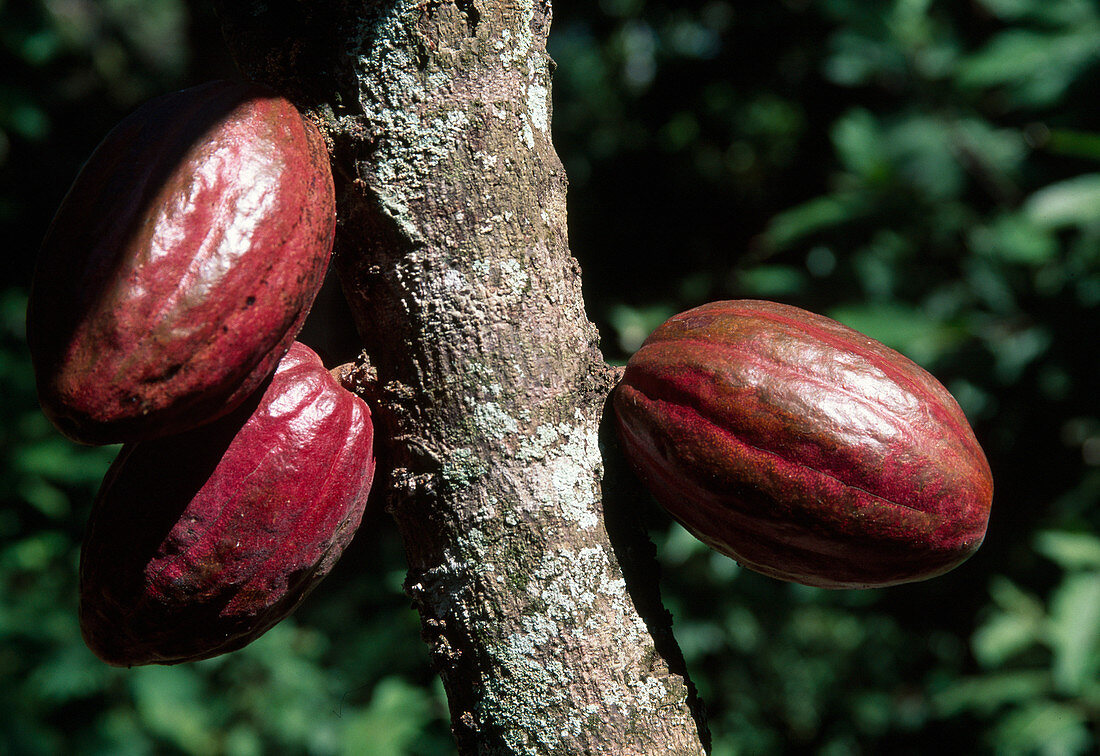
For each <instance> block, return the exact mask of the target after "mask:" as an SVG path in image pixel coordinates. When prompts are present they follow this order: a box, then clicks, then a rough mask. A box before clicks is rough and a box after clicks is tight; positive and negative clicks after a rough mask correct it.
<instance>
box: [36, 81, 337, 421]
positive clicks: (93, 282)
mask: <svg viewBox="0 0 1100 756" xmlns="http://www.w3.org/2000/svg"><path fill="white" fill-rule="evenodd" d="M334 230H335V199H334V193H333V184H332V175H331V171H330V168H329V160H328V153H327V151H326V148H325V145H324V142H323V141H322V138H321V135H320V133H319V132H318V131H317V128H316V127H315V126H313V124H312V123H311V122H309V121H308V120H306V119H304V118H303V117H302V116H301V115H300V114H299V113H298V111H297V110H296V109H295V108H294V106H293V105H291V104H290V103H289V102H287V101H286V100H285V99H283V98H281V97H278V96H276V95H275V94H274V93H272V92H271V91H269V90H268V89H266V88H263V87H260V86H257V85H248V84H238V83H233V82H226V81H219V82H212V83H209V84H205V85H202V86H198V87H194V88H192V89H187V90H184V91H181V92H175V93H173V94H168V95H165V96H162V97H160V98H157V99H155V100H152V101H150V102H148V103H146V104H145V105H144V106H142V107H141V108H139V109H138V110H137V111H135V112H134V113H132V114H131V115H130V116H128V117H127V118H125V119H124V120H123V121H122V122H120V123H119V124H118V125H117V126H116V127H115V128H114V129H113V130H112V131H111V132H110V134H108V135H107V137H106V138H105V139H104V140H103V141H102V143H100V145H99V146H98V147H97V148H96V150H95V152H94V153H93V154H92V156H91V157H90V158H89V160H88V162H87V163H86V164H85V166H84V167H83V169H82V170H81V171H80V174H79V175H78V176H77V178H76V181H75V182H74V183H73V185H72V187H71V188H70V189H69V192H68V194H67V195H66V197H65V199H64V200H63V202H62V203H61V207H60V208H59V209H58V211H57V214H56V216H55V217H54V220H53V222H52V223H51V225H50V229H49V231H48V232H47V235H46V238H45V240H44V241H43V244H42V249H41V251H40V254H39V257H38V260H37V268H36V271H35V276H34V281H33V285H32V289H31V295H30V301H29V303H28V308H27V340H28V344H29V346H30V351H31V356H32V358H33V363H34V368H35V375H36V380H37V386H38V394H39V399H40V402H41V405H42V408H43V410H44V411H45V413H46V415H47V416H48V417H49V418H50V419H51V420H52V421H53V423H54V424H55V425H56V426H57V427H58V429H59V430H61V432H62V433H64V434H65V435H67V436H69V437H70V438H72V439H73V440H75V441H79V442H82V443H118V442H124V441H135V440H140V439H144V438H151V437H154V436H158V435H169V434H173V433H179V432H181V431H184V430H187V429H189V428H191V427H194V426H195V425H197V424H200V423H202V422H205V421H208V420H212V419H214V418H216V417H219V416H220V415H223V414H225V413H226V412H228V411H230V410H231V409H232V408H233V407H235V406H236V405H238V404H239V403H240V402H241V401H243V400H244V398H245V397H247V396H249V395H250V394H251V393H252V392H253V391H254V390H255V389H256V388H257V387H258V386H259V385H260V383H262V382H263V381H264V380H265V379H266V378H267V377H268V376H269V375H270V374H271V371H272V370H273V369H274V368H275V365H276V363H277V362H278V361H279V358H280V357H282V356H283V354H285V353H286V350H287V348H288V347H289V346H290V343H291V342H292V341H293V340H294V338H295V337H296V335H297V333H298V331H299V330H300V328H301V325H302V321H303V320H304V319H305V316H306V314H307V313H308V311H309V308H310V306H311V305H312V302H313V299H314V297H315V296H316V294H317V291H318V289H319V288H320V286H321V283H322V281H323V279H324V275H325V272H326V269H327V267H328V262H329V258H330V256H331V252H332V240H333V233H334Z"/></svg>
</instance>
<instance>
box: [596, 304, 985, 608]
mask: <svg viewBox="0 0 1100 756" xmlns="http://www.w3.org/2000/svg"><path fill="white" fill-rule="evenodd" d="M613 404H614V408H615V412H616V416H617V426H618V430H619V435H620V438H621V440H622V444H623V447H624V450H625V452H626V454H627V456H628V457H629V458H630V460H631V462H632V463H633V466H634V467H635V469H636V470H637V472H638V473H639V475H640V477H641V478H642V479H643V480H644V482H645V483H646V484H647V485H648V487H649V488H650V490H651V491H652V493H653V494H654V496H655V498H656V499H657V500H658V501H659V502H660V503H661V504H662V505H663V506H664V507H665V508H666V509H667V510H668V511H669V512H670V513H671V514H672V515H673V516H674V517H675V518H676V519H678V520H679V521H680V522H681V523H683V524H684V526H685V527H687V528H688V530H690V531H691V532H692V533H694V534H695V535H696V536H697V537H698V538H699V539H701V540H702V541H703V542H704V543H706V544H707V545H709V546H711V547H713V548H714V549H717V550H718V551H720V552H722V553H724V554H727V555H728V556H731V557H733V558H734V559H736V560H737V561H738V562H740V563H742V564H743V565H744V566H746V567H748V568H750V569H753V570H756V571H758V572H762V573H764V574H766V575H771V576H773V577H776V578H780V579H783V580H789V581H794V582H799V583H804V584H807V585H813V586H822V587H829V588H866V587H872V586H885V585H892V584H897V583H904V582H909V581H914V580H922V579H924V578H928V577H932V576H935V575H938V574H941V573H943V572H946V571H947V570H950V569H951V568H953V567H955V566H957V565H958V564H959V563H961V562H962V561H964V560H965V559H966V558H967V557H969V556H970V555H971V554H972V553H973V552H974V551H975V550H976V549H977V548H978V546H979V545H980V544H981V542H982V539H983V538H984V536H985V530H986V524H987V521H988V517H989V509H990V504H991V500H992V496H993V480H992V476H991V474H990V470H989V465H988V463H987V462H986V459H985V455H984V454H983V453H982V450H981V447H980V446H979V445H978V442H977V440H976V439H975V438H974V433H973V431H972V430H971V428H970V426H969V424H968V423H967V421H966V418H965V416H964V415H963V413H962V410H960V409H959V406H958V404H957V403H956V402H955V400H954V399H953V398H952V397H951V395H950V394H949V393H948V392H947V390H946V389H945V388H944V387H943V386H942V385H941V384H940V383H938V382H937V381H936V379H935V378H933V377H932V376H931V375H929V374H928V373H927V372H925V371H924V370H923V369H921V368H920V367H918V366H917V365H916V364H914V363H913V362H911V361H909V360H908V359H906V358H905V357H903V356H902V355H900V354H898V353H897V352H895V351H893V350H891V349H889V348H887V347H886V346H884V345H883V344H880V343H879V342H877V341H874V340H873V339H870V338H868V337H866V336H864V335H863V334H860V333H859V332H857V331H854V330H852V329H850V328H847V327H845V326H843V325H841V324H840V323H837V322H835V321H833V320H830V319H829V318H825V317H822V316H820V315H815V314H813V313H809V312H806V311H804V310H800V309H798V308H795V307H790V306H786V305H781V304H775V303H772V302H758V301H750V300H740V301H730V302H715V303H712V304H708V305H704V306H702V307H698V308H695V309H693V310H689V311H687V312H684V313H681V314H679V315H676V316H674V317H673V318H671V319H669V320H668V321H667V322H665V323H664V324H663V325H662V326H660V327H659V328H658V329H657V330H656V331H655V332H654V333H653V334H652V335H651V336H650V337H649V338H648V339H647V340H646V341H645V343H644V344H643V345H642V347H641V348H640V349H639V350H638V352H637V353H636V354H634V355H633V357H632V358H631V359H630V361H629V363H628V365H627V368H626V371H625V373H624V375H623V378H622V381H621V383H620V385H619V386H618V387H617V388H616V390H615V392H614V399H613Z"/></svg>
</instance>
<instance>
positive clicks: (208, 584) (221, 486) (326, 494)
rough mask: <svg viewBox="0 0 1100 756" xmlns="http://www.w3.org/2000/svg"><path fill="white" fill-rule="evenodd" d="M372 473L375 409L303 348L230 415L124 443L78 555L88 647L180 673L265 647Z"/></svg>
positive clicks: (311, 582)
mask: <svg viewBox="0 0 1100 756" xmlns="http://www.w3.org/2000/svg"><path fill="white" fill-rule="evenodd" d="M374 467H375V459H374V451H373V429H372V424H371V418H370V412H369V410H368V409H367V406H366V404H364V403H363V401H362V400H361V399H360V398H359V397H357V396H355V395H354V394H352V393H351V392H349V391H347V390H345V389H344V388H343V387H342V386H341V385H340V384H339V383H338V382H337V381H336V379H335V378H334V377H333V376H332V375H331V374H330V373H329V372H328V371H327V370H325V369H324V366H323V365H322V364H321V361H320V359H319V358H318V357H317V356H316V355H315V354H314V353H313V352H312V351H311V350H310V349H309V348H308V347H306V346H304V345H302V344H300V343H297V342H296V343H294V344H293V345H292V346H291V348H290V351H289V352H288V353H287V355H286V356H285V357H284V358H283V360H282V361H281V362H280V363H279V367H278V370H277V372H276V373H275V375H274V377H273V378H272V379H271V382H270V383H269V384H268V385H267V387H266V388H265V389H264V390H263V391H262V393H261V392H257V396H254V397H251V398H249V400H248V401H246V402H245V403H244V404H243V405H242V406H241V407H240V408H238V410H237V411H236V412H234V413H233V414H231V415H228V416H226V417H224V418H222V419H220V420H218V421H215V422H213V423H210V424H207V425H205V426H203V427H201V428H197V429H195V430H193V431H190V432H188V433H185V434H181V435H180V436H175V437H172V438H163V439H156V440H152V441H143V442H140V443H136V444H128V445H126V446H124V447H123V448H122V451H121V452H120V454H119V457H118V459H117V460H116V461H115V463H114V465H113V466H112V467H111V469H110V470H109V471H108V473H107V476H106V478H105V479H104V482H103V485H102V487H101V489H100V491H99V494H98V496H97V498H96V501H95V505H94V507H93V511H92V515H91V520H90V522H89V526H88V531H87V534H86V536H85V540H84V545H83V549H82V551H81V559H80V625H81V631H82V632H83V635H84V639H85V641H86V643H87V644H88V646H89V648H91V649H92V651H94V652H95V653H96V655H98V656H99V657H100V658H102V659H103V660H104V661H106V662H108V663H110V664H114V665H118V666H133V665H139V664H150V663H156V664H175V663H177V662H184V661H194V660H197V659H204V658H207V657H210V656H215V655H217V654H222V653H225V652H227V651H232V650H235V649H237V648H240V647H241V646H244V645H245V644H247V643H249V642H250V641H252V640H254V639H255V638H257V637H259V636H260V635H261V634H262V633H263V632H265V631H266V630H268V629H269V628H270V627H271V626H272V625H274V624H275V623H276V622H278V621H279V620H280V619H282V618H283V617H285V616H287V615H288V614H289V613H290V612H291V611H293V610H294V608H295V607H296V606H297V605H298V604H299V602H300V601H301V600H302V599H303V598H304V597H305V595H306V594H307V593H308V592H309V591H310V590H311V589H312V588H313V587H314V586H315V585H316V584H317V583H318V582H319V581H320V580H321V578H323V577H324V576H325V575H326V574H328V572H329V570H330V569H331V568H332V566H333V564H334V563H335V562H336V560H337V559H338V558H339V557H340V555H341V553H342V552H343V550H344V547H345V546H346V545H347V544H348V543H349V542H350V540H351V538H352V535H353V534H354V533H355V530H356V528H358V526H359V523H360V521H361V518H362V516H363V511H364V507H365V505H366V502H367V494H368V492H369V490H370V485H371V479H372V476H373V474H374Z"/></svg>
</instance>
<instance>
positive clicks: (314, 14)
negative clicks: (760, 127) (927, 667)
mask: <svg viewBox="0 0 1100 756" xmlns="http://www.w3.org/2000/svg"><path fill="white" fill-rule="evenodd" d="M219 12H220V14H221V17H222V19H223V24H224V28H225V32H226V37H227V39H228V40H229V42H230V45H231V47H232V48H233V50H234V54H235V56H236V58H237V60H238V62H239V63H240V64H241V66H242V68H243V69H244V70H245V72H246V73H247V74H248V75H249V76H251V77H252V78H256V79H260V80H263V81H266V82H268V83H271V84H273V85H275V86H276V87H279V88H280V89H282V90H283V91H284V92H285V93H287V94H288V96H290V97H292V98H293V99H296V100H297V101H298V102H299V103H300V104H301V105H302V106H303V107H305V108H306V109H307V110H308V111H309V112H310V113H311V114H312V115H313V116H314V117H315V118H316V120H317V121H318V122H319V124H320V125H321V126H322V128H323V129H324V130H325V132H326V133H327V135H328V138H329V140H330V148H331V149H332V153H333V157H334V168H335V170H336V173H337V175H338V177H339V178H338V195H339V203H340V204H339V216H340V225H339V229H338V234H337V267H338V271H339V273H340V277H341V282H342V285H343V288H344V291H345V294H346V296H347V299H348V302H349V304H350V306H351V309H352V311H353V313H354V315H355V319H356V325H357V327H358V330H359V333H360V334H361V336H362V340H363V346H364V348H365V355H366V356H367V357H369V360H370V362H371V364H372V365H373V370H374V371H376V376H377V378H376V380H375V381H373V382H372V385H373V387H374V388H368V387H366V386H365V387H364V390H368V391H370V392H371V393H372V397H373V399H374V401H375V409H376V412H377V414H378V415H379V417H380V418H381V420H382V421H383V424H384V425H385V429H384V430H385V432H386V434H387V435H389V442H388V456H389V459H388V462H389V465H390V468H391V469H392V473H391V475H390V476H389V492H390V497H389V507H390V511H391V512H392V514H393V516H394V518H395V519H396V521H397V523H398V527H399V529H400V531H401V534H402V537H403V539H404V543H405V547H406V552H407V556H408V560H409V576H408V579H407V582H406V590H407V591H408V593H409V595H410V596H411V597H412V598H413V599H414V602H415V604H416V606H417V608H418V610H419V612H420V615H421V620H422V629H423V636H424V639H425V641H426V642H427V643H428V644H429V646H430V648H431V652H432V658H433V661H434V664H435V666H436V668H437V669H438V671H439V673H440V674H441V676H442V678H443V681H444V685H445V687H446V690H447V695H448V699H449V701H450V707H451V716H452V725H453V729H454V734H455V738H456V742H457V744H458V746H459V750H460V752H462V753H484V754H489V753H492V754H521V753H522V754H559V753H568V754H580V753H616V754H653V753H685V754H686V753H692V754H697V753H701V752H703V750H704V746H703V743H704V742H705V740H706V737H707V736H706V733H705V726H703V725H702V717H701V716H700V715H699V713H698V709H699V707H698V705H697V702H696V701H695V697H694V695H693V692H692V689H691V687H690V683H689V682H688V681H687V679H686V677H685V675H684V674H683V664H682V659H681V658H680V655H679V651H678V649H677V648H676V646H675V643H674V642H673V641H672V639H671V633H670V622H669V618H668V615H667V613H666V612H665V611H664V610H663V608H661V606H660V602H659V598H658V597H657V594H656V591H657V588H656V582H655V581H656V574H655V569H654V567H653V564H652V561H653V555H652V549H651V547H650V546H649V545H648V541H647V540H646V539H645V535H644V533H641V532H640V529H639V528H637V527H636V525H635V523H634V522H633V519H632V517H631V510H630V507H631V502H630V500H629V496H627V497H620V498H619V499H616V500H612V499H611V498H610V497H608V501H606V502H605V501H604V496H603V495H602V493H601V480H602V478H603V476H604V465H603V460H602V457H601V438H600V425H601V419H602V416H603V409H604V402H605V400H606V397H607V394H608V392H609V390H610V388H611V386H612V384H613V372H612V371H611V370H609V369H608V368H607V367H606V365H605V364H604V362H603V359H602V357H601V355H600V352H599V349H598V344H597V335H596V331H595V329H594V327H593V326H592V324H591V323H589V322H588V320H587V318H586V316H585V313H584V307H583V301H582V297H581V288H580V272H579V270H578V266H577V264H576V262H575V260H574V259H573V258H572V257H571V256H570V254H569V249H568V241H567V236H566V215H565V193H566V177H565V174H564V171H563V170H562V167H561V164H560V162H559V160H558V158H557V156H556V153H555V152H554V149H553V145H552V143H551V139H550V116H551V114H550V79H551V72H552V68H553V62H552V61H551V60H550V59H549V57H548V56H547V54H546V52H545V40H546V34H547V32H548V27H549V22H550V7H549V3H548V2H537V1H535V0H511V1H509V2H495V3H490V2H485V1H484V0H482V1H480V2H474V1H472V0H452V1H449V2H448V1H444V0H428V1H427V2H424V1H421V2H411V1H409V0H390V1H388V2H361V3H352V2H336V3H320V4H318V3H313V4H308V3H300V2H293V1H292V0H284V1H283V2H268V3H229V2H226V3H224V4H222V5H221V7H220V10H219Z"/></svg>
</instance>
